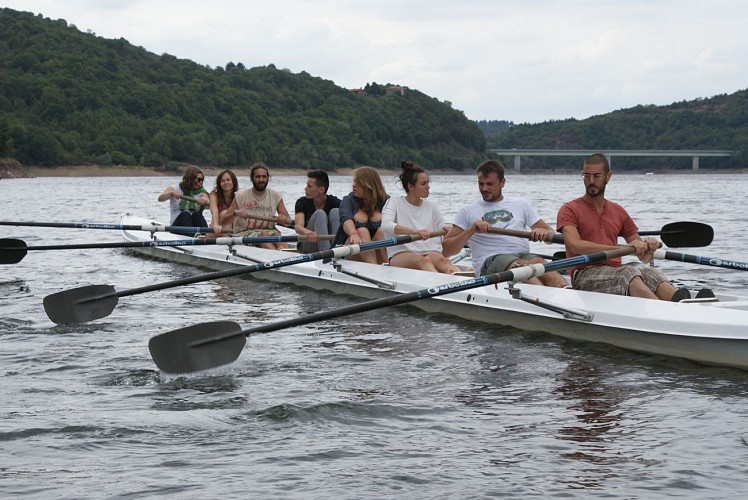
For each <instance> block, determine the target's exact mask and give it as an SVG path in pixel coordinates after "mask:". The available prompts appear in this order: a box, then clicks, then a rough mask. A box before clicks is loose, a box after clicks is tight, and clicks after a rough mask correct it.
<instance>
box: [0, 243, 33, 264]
mask: <svg viewBox="0 0 748 500" xmlns="http://www.w3.org/2000/svg"><path fill="white" fill-rule="evenodd" d="M27 248H28V247H27V246H26V242H25V241H23V240H18V239H16V238H2V239H0V264H17V263H19V262H21V260H22V259H23V258H24V257H26V253H27V250H26V249H27Z"/></svg>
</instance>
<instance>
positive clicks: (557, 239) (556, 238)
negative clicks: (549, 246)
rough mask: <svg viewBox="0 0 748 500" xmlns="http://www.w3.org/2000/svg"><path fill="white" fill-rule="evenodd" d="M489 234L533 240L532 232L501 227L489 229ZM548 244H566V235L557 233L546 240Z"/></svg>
mask: <svg viewBox="0 0 748 500" xmlns="http://www.w3.org/2000/svg"><path fill="white" fill-rule="evenodd" d="M488 232H489V233H494V234H503V235H504V236H516V237H517V238H525V239H528V240H529V239H532V233H531V232H530V231H517V230H516V229H502V228H499V227H489V228H488ZM545 241H547V242H548V243H559V244H561V245H563V244H564V235H563V234H561V233H555V234H553V235H552V236H550V237H549V238H546V240H545Z"/></svg>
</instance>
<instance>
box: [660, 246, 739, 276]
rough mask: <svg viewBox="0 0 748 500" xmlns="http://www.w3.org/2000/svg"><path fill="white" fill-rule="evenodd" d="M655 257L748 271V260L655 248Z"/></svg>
mask: <svg viewBox="0 0 748 500" xmlns="http://www.w3.org/2000/svg"><path fill="white" fill-rule="evenodd" d="M654 258H655V259H666V260H677V261H678V262H690V263H692V264H701V265H704V266H714V267H724V268H725V269H735V270H738V271H748V262H737V261H734V260H727V259H720V258H718V257H701V256H699V255H688V254H685V253H678V252H671V251H669V250H663V249H660V250H655V252H654Z"/></svg>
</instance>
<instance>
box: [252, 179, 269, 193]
mask: <svg viewBox="0 0 748 500" xmlns="http://www.w3.org/2000/svg"><path fill="white" fill-rule="evenodd" d="M252 187H253V188H254V189H255V191H259V192H263V191H265V189H266V188H267V187H268V183H267V182H255V181H252Z"/></svg>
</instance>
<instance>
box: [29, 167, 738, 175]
mask: <svg viewBox="0 0 748 500" xmlns="http://www.w3.org/2000/svg"><path fill="white" fill-rule="evenodd" d="M25 168H26V170H27V171H28V173H29V175H30V176H31V177H179V176H180V175H181V172H182V171H183V170H184V168H186V166H185V167H182V168H181V169H180V170H178V171H176V170H167V169H163V168H158V167H140V166H137V167H125V166H108V167H102V166H98V165H79V166H69V167H25ZM200 168H201V170H202V171H203V172H204V173H205V174H206V175H207V176H216V175H218V173H219V172H221V171H222V170H224V169H223V168H215V167H200ZM232 170H234V171H235V172H236V173H237V174H238V175H241V176H244V175H249V167H234V168H232ZM353 170H354V169H353V168H341V169H336V170H335V171H334V172H329V174H330V176H349V175H351V172H353ZM377 170H379V171H380V173H381V172H383V173H387V174H390V175H391V174H392V173H393V172H396V170H395V169H377ZM427 170H428V172H429V173H430V174H432V175H466V174H471V173H472V171H470V170H463V171H457V170H448V169H432V168H427ZM613 171H614V172H615V173H618V174H620V175H644V174H645V173H648V172H650V170H626V171H620V172H616V171H615V169H614V170H613ZM306 172H307V170H306V169H303V168H271V174H274V175H299V176H303V175H306ZM651 172H653V173H654V174H655V175H672V174H678V175H711V174H748V168H741V169H719V170H714V169H701V170H698V171H694V170H691V169H678V170H670V169H667V170H656V171H651ZM506 173H507V175H516V174H514V172H513V170H512V169H511V168H509V169H507V172H506ZM571 173H576V171H575V170H543V171H532V170H531V169H527V170H526V171H524V172H522V173H521V174H519V175H568V174H571Z"/></svg>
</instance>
